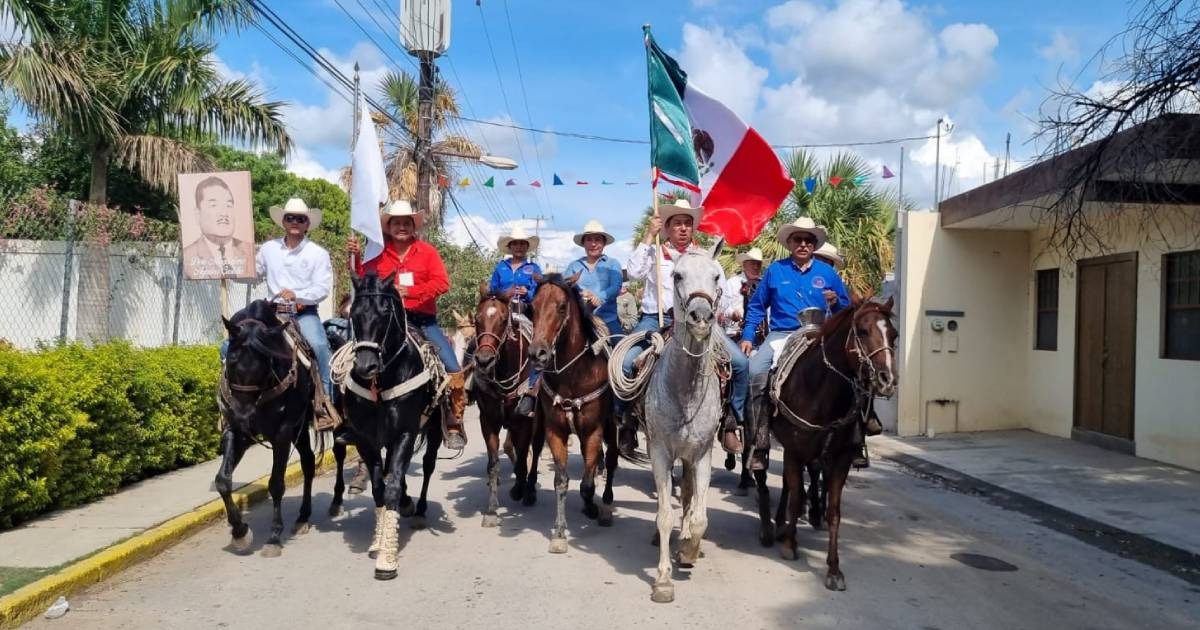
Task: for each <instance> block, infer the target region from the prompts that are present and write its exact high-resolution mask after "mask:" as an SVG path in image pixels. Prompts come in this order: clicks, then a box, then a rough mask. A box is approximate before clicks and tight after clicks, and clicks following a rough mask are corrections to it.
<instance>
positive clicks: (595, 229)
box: [574, 219, 617, 247]
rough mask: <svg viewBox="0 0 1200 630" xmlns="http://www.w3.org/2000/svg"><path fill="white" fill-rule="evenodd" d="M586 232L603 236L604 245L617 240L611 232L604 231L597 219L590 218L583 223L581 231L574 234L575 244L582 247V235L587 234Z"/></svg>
mask: <svg viewBox="0 0 1200 630" xmlns="http://www.w3.org/2000/svg"><path fill="white" fill-rule="evenodd" d="M588 234H599V235H600V236H603V237H604V244H605V245H612V244H613V241H615V240H617V239H616V238H615V237H614V236H613V235H612V234H609V233H608V232H605V231H604V226H603V225H600V222H599V221H597V220H595V219H592V220H590V221H588V222H587V223H585V224H584V226H583V231H582V232H580V233H578V234H576V235H575V238H574V241H575V244H576V245H578V246H580V247H583V237H585V236H587V235H588Z"/></svg>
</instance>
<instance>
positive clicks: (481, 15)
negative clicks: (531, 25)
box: [475, 3, 542, 214]
mask: <svg viewBox="0 0 1200 630" xmlns="http://www.w3.org/2000/svg"><path fill="white" fill-rule="evenodd" d="M475 8H476V9H479V21H480V22H481V23H482V24H483V37H484V40H485V41H486V42H487V46H488V52H489V53H490V54H491V57H492V67H493V68H495V70H496V81H497V82H499V84H500V97H501V99H502V100H503V101H504V111H506V112H508V118H509V120H515V119H514V118H513V115H512V107H510V106H509V104H508V92H507V91H506V90H505V89H504V77H503V75H501V73H500V62H499V61H497V60H496V48H495V47H494V46H492V35H491V33H490V32H489V30H488V27H487V16H486V14H485V13H484V12H483V5H481V4H478V3H477V4H476V5H475ZM514 129H515V127H514ZM513 138H514V139H515V140H516V141H517V154H518V155H519V156H520V157H521V163H522V164H528V163H529V160H528V159H526V158H525V148H524V147H523V146H522V142H521V134H519V133H516V131H514V132H513ZM534 199H536V200H537V201H538V205H539V206H540V205H542V203H541V200H540V199H538V198H537V195H534ZM514 203H516V204H517V208H518V209H520V208H521V204H520V202H517V201H516V200H515V199H514ZM522 214H524V212H523V211H522Z"/></svg>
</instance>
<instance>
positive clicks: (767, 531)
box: [758, 523, 775, 547]
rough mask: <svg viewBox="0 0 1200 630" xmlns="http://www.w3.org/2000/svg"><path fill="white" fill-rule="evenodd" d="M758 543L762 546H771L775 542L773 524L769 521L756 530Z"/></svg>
mask: <svg viewBox="0 0 1200 630" xmlns="http://www.w3.org/2000/svg"><path fill="white" fill-rule="evenodd" d="M758 543H759V544H760V545H762V546H764V547H771V546H773V545H774V544H775V526H774V525H772V524H770V523H764V524H763V525H762V527H760V528H759V530H758Z"/></svg>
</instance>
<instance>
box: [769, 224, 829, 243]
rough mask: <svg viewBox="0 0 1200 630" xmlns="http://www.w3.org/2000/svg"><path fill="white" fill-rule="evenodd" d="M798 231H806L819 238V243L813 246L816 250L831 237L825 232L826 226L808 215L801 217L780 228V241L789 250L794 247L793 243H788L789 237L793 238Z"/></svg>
mask: <svg viewBox="0 0 1200 630" xmlns="http://www.w3.org/2000/svg"><path fill="white" fill-rule="evenodd" d="M796 232H805V233H807V234H809V235H811V236H812V237H813V238H815V239H817V245H816V247H814V248H813V250H814V251H816V250H817V249H820V248H821V246H822V245H824V244H825V239H826V238H828V237H829V235H828V234H826V232H825V228H823V227H821V226H819V225H817V224H816V223H814V222H813V220H812V219H810V218H808V217H800V218H799V219H796V220H795V221H792V222H791V223H789V224H787V225H785V226H783V227H781V228H779V242H780V243H782V244H783V246H784V247H786V248H787V249H788V251H791V248H792V246H791V245H788V239H789V238H791V237H792V235H793V234H795V233H796Z"/></svg>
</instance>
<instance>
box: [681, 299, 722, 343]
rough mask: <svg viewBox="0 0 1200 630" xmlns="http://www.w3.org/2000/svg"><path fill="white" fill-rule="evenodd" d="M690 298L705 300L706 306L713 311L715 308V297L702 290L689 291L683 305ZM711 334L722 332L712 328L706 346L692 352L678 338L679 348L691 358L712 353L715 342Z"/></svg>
mask: <svg viewBox="0 0 1200 630" xmlns="http://www.w3.org/2000/svg"><path fill="white" fill-rule="evenodd" d="M720 290H721V288H720V287H717V291H718V292H720ZM692 300H704V301H705V302H707V303H708V307H709V308H711V309H712V310H713V312H714V313H715V312H716V310H717V299H716V298H714V297H713V296H711V295H709V294H708V293H706V292H704V291H692V292H691V293H689V294H688V296H687V299H686V300H684V301H683V304H684V306H685V307H686V306H687V305H688V304H691V303H692ZM685 316H686V315H685ZM713 334H722V333H721V332H720V331H716V330H714V331H713V332H712V333H711V334H710V335H709V341H708V344H706V347H705V348H704V350H701V351H700V352H698V353H694V352H692V351H691V350H688V348H687V344H685V343H683V340H682V339H680V340H679V349H680V350H683V353H684V354H686V355H688V356H689V357H692V358H693V359H700V358H703V357H705V356H707V355H708V354H710V353H712V352H713V350H714V349H715V348H716V347H717V346H716V344H715V343H713V341H712V335H713Z"/></svg>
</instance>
